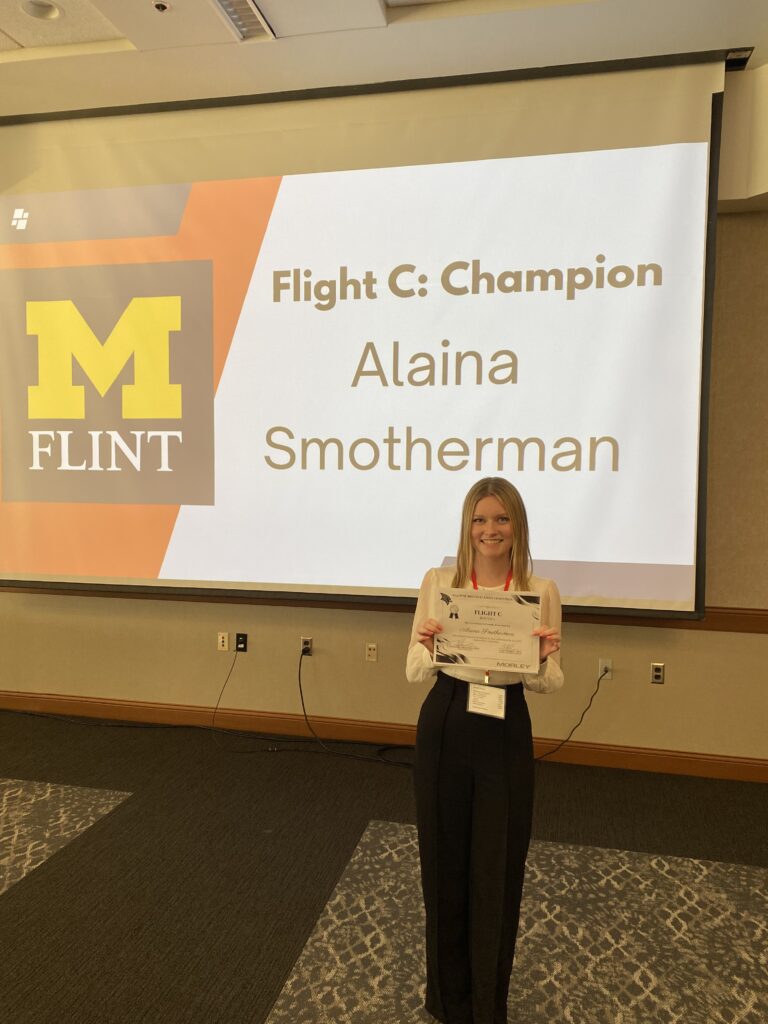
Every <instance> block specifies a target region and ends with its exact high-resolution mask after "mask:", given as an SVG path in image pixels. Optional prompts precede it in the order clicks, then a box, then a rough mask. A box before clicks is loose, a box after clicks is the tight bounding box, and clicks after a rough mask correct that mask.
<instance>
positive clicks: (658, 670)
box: [651, 661, 664, 683]
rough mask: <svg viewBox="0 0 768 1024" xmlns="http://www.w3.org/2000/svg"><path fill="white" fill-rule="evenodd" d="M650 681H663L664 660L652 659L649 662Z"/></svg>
mask: <svg viewBox="0 0 768 1024" xmlns="http://www.w3.org/2000/svg"><path fill="white" fill-rule="evenodd" d="M651 682H652V683H663V682H664V662H663V661H652V662H651Z"/></svg>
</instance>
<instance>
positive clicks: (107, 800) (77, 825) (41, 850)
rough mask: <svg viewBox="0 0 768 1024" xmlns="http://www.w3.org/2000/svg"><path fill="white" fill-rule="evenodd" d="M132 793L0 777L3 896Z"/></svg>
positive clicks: (0, 867)
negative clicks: (15, 883)
mask: <svg viewBox="0 0 768 1024" xmlns="http://www.w3.org/2000/svg"><path fill="white" fill-rule="evenodd" d="M128 796H130V793H118V792H115V791H113V790H105V789H85V788H82V787H80V786H56V785H53V784H52V783H48V782H28V781H26V780H21V779H0V896H1V895H2V894H3V893H4V892H6V891H7V890H8V889H10V887H11V886H12V885H13V884H14V882H18V881H19V880H20V879H22V878H24V876H25V875H28V874H29V872H30V871H33V870H34V869H35V868H36V867H39V866H40V865H41V864H42V863H43V861H45V860H47V859H48V858H49V857H50V856H51V854H53V853H56V851H57V850H60V849H61V848H62V847H63V846H66V844H67V843H69V842H71V841H72V840H73V839H75V838H76V837H77V836H79V835H80V833H81V832H84V831H85V830H86V829H87V828H90V826H91V825H93V824H94V823H95V822H97V821H98V820H99V818H101V817H103V816H104V815H105V814H108V813H109V812H110V811H111V810H113V809H114V808H115V807H117V805H118V804H120V803H122V802H123V800H125V799H126V797H128Z"/></svg>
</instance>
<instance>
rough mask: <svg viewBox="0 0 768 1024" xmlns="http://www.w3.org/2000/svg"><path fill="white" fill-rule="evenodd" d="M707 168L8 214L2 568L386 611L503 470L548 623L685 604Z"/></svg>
mask: <svg viewBox="0 0 768 1024" xmlns="http://www.w3.org/2000/svg"><path fill="white" fill-rule="evenodd" d="M708 169H709V147H708V145H707V144H706V143H704V142H700V143H695V142H685V143H679V144H668V145H655V146H645V147H633V148H627V149H610V150H597V151H588V152H578V153H556V154H551V155H538V156H537V155H534V156H524V157H513V158H499V159H487V160H477V161H460V162H452V163H442V164H426V165H418V166H402V167H387V168H370V169H362V170H347V171H333V172H324V173H307V174H295V175H289V176H275V177H262V178H254V179H238V180H232V181H204V182H193V183H189V184H186V185H156V186H138V187H125V188H113V189H86V190H81V191H76V192H72V191H70V192H61V193H38V194H34V195H32V194H30V195H17V196H14V197H10V198H7V197H6V200H4V204H5V206H9V208H10V207H12V209H10V214H11V215H9V216H8V217H7V218H5V221H4V224H3V226H2V230H1V231H0V248H2V249H3V250H4V251H5V252H6V257H7V258H6V261H5V263H4V264H3V266H4V267H5V268H6V269H3V270H1V271H0V324H1V325H2V330H3V339H4V340H3V349H2V357H1V358H2V366H0V373H1V377H2V379H1V380H0V403H1V405H0V413H1V415H2V502H0V519H1V520H2V521H1V522H0V526H2V537H1V538H0V559H1V560H2V574H3V576H4V578H6V579H23V578H35V579H52V578H57V579H69V580H72V579H79V580H89V581H95V582H105V581H108V580H120V581H123V582H129V583H154V584H161V585H169V584H179V585H183V586H201V587H238V588H246V589H255V590H268V591H275V590H285V591H289V592H291V591H298V592H302V593H316V592H321V593H322V592H326V593H342V594H351V595H410V594H412V593H414V591H415V589H416V588H418V585H419V582H420V580H421V578H422V576H423V574H424V571H425V570H426V569H427V568H428V567H430V566H435V565H441V564H446V563H447V562H449V561H451V560H452V559H453V557H454V556H455V552H456V546H457V541H458V531H459V515H460V508H461V502H462V499H463V496H464V494H465V493H466V491H467V489H468V488H469V487H470V485H471V484H472V483H474V481H475V480H477V479H479V478H480V477H483V476H496V475H499V476H504V477H506V478H507V479H509V480H511V481H512V482H513V483H514V484H515V486H516V487H517V488H518V489H519V490H520V493H521V494H522V496H523V499H524V501H525V504H526V507H527V510H528V516H529V521H530V527H531V547H532V554H533V558H534V563H535V571H536V572H537V573H538V574H539V575H544V576H551V577H554V578H555V579H556V580H557V582H558V584H559V585H560V589H561V591H562V594H563V599H564V602H565V603H566V604H569V605H577V606H578V605H583V606H592V607H609V608H610V607H613V608H635V609H637V608H644V609H665V610H673V611H687V610H691V609H693V608H694V604H695V601H694V594H695V580H696V567H695V551H696V531H697V489H698V455H699V444H700V440H699V420H700V389H701V364H702V315H703V304H704V257H705V233H706V208H707V184H708ZM14 222H15V223H14Z"/></svg>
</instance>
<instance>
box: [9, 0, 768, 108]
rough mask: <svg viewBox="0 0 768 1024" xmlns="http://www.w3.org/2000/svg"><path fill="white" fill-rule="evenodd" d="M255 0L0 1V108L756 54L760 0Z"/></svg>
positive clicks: (765, 32)
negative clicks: (235, 11)
mask: <svg viewBox="0 0 768 1024" xmlns="http://www.w3.org/2000/svg"><path fill="white" fill-rule="evenodd" d="M255 2H256V3H257V5H258V8H259V12H258V14H257V13H256V12H254V11H253V10H251V9H250V8H249V6H248V0H55V4H56V8H54V9H52V8H51V6H50V5H48V6H46V0H0V117H2V118H15V117H25V116H27V117H28V116H29V115H35V114H45V113H53V112H56V111H75V110H92V109H95V108H104V107H119V106H125V105H134V104H144V103H164V102H175V101H179V100H189V99H202V98H210V97H226V96H236V95H253V94H258V93H275V92H285V91H293V90H306V89H316V88H326V87H329V86H352V85H360V84H368V83H375V82H386V81H395V80H409V79H417V78H433V77H443V76H451V75H468V74H479V73H483V72H492V71H506V70H515V69H523V68H537V67H550V66H557V65H563V64H581V63H590V62H594V61H608V60H617V59H619V60H620V59H632V58H641V57H648V56H652V55H664V54H680V53H691V52H698V51H709V50H725V49H736V48H740V47H754V53H753V55H752V57H751V59H750V61H749V64H748V68H749V69H753V68H757V67H760V66H761V65H763V64H766V63H768V4H766V2H765V0H643V2H642V3H638V2H637V0H586V2H577V0H436V2H432V3H428V4H420V5H418V6H413V0H388V2H385V0H255ZM228 3H230V4H232V5H234V6H235V7H236V8H237V7H239V8H240V10H241V15H242V16H243V17H245V18H246V23H245V26H244V28H243V34H244V35H245V36H246V38H241V36H240V34H238V31H237V30H236V28H235V27H234V26H233V23H232V21H230V20H229V18H228V17H226V16H225V15H224V13H223V12H222V10H221V6H220V4H222V5H225V6H226V4H228ZM158 7H159V8H163V7H165V8H166V9H165V10H158ZM56 10H58V12H59V13H58V16H55V17H51V16H50V15H51V14H55V13H56ZM46 15H48V16H46Z"/></svg>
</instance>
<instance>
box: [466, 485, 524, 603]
mask: <svg viewBox="0 0 768 1024" xmlns="http://www.w3.org/2000/svg"><path fill="white" fill-rule="evenodd" d="M489 497H493V498H497V499H498V500H499V501H500V502H501V504H502V505H503V506H504V510H505V512H506V513H507V515H508V516H509V521H510V523H511V524H512V536H513V541H512V551H511V553H510V565H511V567H512V578H513V580H514V582H515V587H516V588H517V589H518V590H529V589H530V584H531V549H530V547H529V543H528V516H527V515H526V512H525V505H524V504H523V499H522V498H521V497H520V492H519V491H518V489H517V488H516V487H513V486H512V484H511V483H510V482H509V481H508V480H505V479H504V478H503V477H500V476H486V477H484V478H483V479H482V480H478V481H477V483H476V484H473V486H472V487H470V489H469V491H468V492H467V496H466V498H465V499H464V506H463V508H462V510H461V533H460V535H459V549H458V551H457V553H456V572H455V573H454V576H453V582H452V583H451V586H452V587H464V586H466V584H467V580H468V579H469V577H470V575H471V573H472V565H473V563H474V560H475V555H474V548H473V547H472V536H471V531H472V518H473V516H474V514H475V507H476V505H477V503H478V501H482V499H483V498H489Z"/></svg>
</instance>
